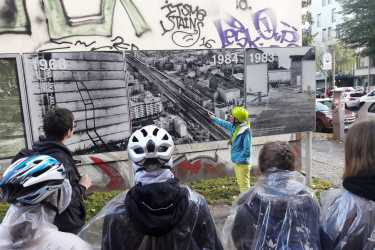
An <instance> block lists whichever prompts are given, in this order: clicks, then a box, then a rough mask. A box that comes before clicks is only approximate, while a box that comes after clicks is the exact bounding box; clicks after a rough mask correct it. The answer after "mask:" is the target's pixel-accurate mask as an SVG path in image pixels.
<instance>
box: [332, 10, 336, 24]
mask: <svg viewBox="0 0 375 250" xmlns="http://www.w3.org/2000/svg"><path fill="white" fill-rule="evenodd" d="M331 22H332V23H334V22H336V9H335V8H333V9H332V10H331Z"/></svg>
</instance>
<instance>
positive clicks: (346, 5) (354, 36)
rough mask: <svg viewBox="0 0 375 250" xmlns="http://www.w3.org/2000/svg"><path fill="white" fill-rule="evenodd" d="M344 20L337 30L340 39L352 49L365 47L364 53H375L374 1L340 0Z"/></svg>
mask: <svg viewBox="0 0 375 250" xmlns="http://www.w3.org/2000/svg"><path fill="white" fill-rule="evenodd" d="M341 3H342V7H343V11H342V13H341V14H342V15H343V16H344V17H346V20H345V21H344V23H343V24H342V25H340V28H339V30H338V32H339V36H340V39H341V40H342V41H343V42H344V43H345V44H346V45H348V46H349V47H351V48H353V49H362V48H365V50H364V51H363V53H364V54H365V55H375V1H374V0H341Z"/></svg>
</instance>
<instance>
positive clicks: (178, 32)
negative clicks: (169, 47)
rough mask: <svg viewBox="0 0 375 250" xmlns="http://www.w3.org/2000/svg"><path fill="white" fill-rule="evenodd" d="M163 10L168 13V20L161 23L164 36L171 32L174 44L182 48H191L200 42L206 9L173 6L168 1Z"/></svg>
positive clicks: (182, 5) (187, 5) (186, 5)
mask: <svg viewBox="0 0 375 250" xmlns="http://www.w3.org/2000/svg"><path fill="white" fill-rule="evenodd" d="M161 10H166V11H167V13H166V15H165V18H166V20H161V21H160V26H161V28H162V30H163V31H162V34H161V35H162V36H164V35H165V34H168V33H170V32H171V33H172V34H171V38H172V41H173V43H174V44H176V45H177V46H180V47H191V46H193V45H194V44H196V43H197V42H198V41H199V39H200V37H201V29H202V28H203V26H204V19H205V18H206V16H207V12H206V11H205V10H204V9H201V8H199V6H196V7H195V8H193V6H192V5H190V4H183V3H177V4H171V3H168V1H167V2H166V4H165V5H163V6H162V7H161Z"/></svg>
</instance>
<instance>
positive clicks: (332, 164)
mask: <svg viewBox="0 0 375 250" xmlns="http://www.w3.org/2000/svg"><path fill="white" fill-rule="evenodd" d="M302 160H304V152H302ZM312 160H313V162H312V170H311V173H312V176H313V177H318V178H321V179H325V180H329V181H330V182H332V184H333V185H334V186H340V185H341V181H342V179H341V178H342V175H343V172H344V165H345V156H344V143H339V142H336V141H333V140H327V139H319V138H317V139H313V152H312ZM303 170H305V169H304V168H303Z"/></svg>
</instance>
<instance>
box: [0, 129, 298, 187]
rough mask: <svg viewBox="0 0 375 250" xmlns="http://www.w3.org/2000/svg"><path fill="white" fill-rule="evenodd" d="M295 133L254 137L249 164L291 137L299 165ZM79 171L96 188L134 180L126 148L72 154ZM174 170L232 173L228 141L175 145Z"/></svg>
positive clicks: (181, 174) (192, 175)
mask: <svg viewBox="0 0 375 250" xmlns="http://www.w3.org/2000/svg"><path fill="white" fill-rule="evenodd" d="M298 139H299V138H298V137H297V136H296V135H279V136H268V137H257V138H254V140H253V150H252V165H253V166H256V165H257V159H258V154H259V151H260V149H261V147H262V145H263V144H264V143H266V142H270V141H276V140H281V141H290V143H291V144H292V145H293V147H294V149H295V150H296V152H297V155H298V159H297V164H298V167H299V168H300V166H301V147H300V142H299V141H298ZM74 158H75V159H76V160H78V161H80V165H79V166H78V169H79V171H80V172H81V173H82V174H88V175H89V176H90V177H91V178H92V180H93V186H94V187H93V189H94V190H97V191H107V190H117V189H126V188H129V187H131V186H132V185H133V184H134V176H133V175H134V174H133V169H132V167H131V164H130V162H129V161H128V155H127V152H126V151H122V152H115V153H103V154H95V155H81V156H75V157H74ZM173 159H174V165H175V167H174V171H175V174H176V176H177V177H178V178H179V179H180V180H181V181H182V182H190V181H193V180H199V179H209V178H218V177H224V176H233V175H234V171H233V164H232V163H231V161H230V149H229V146H228V142H227V141H219V142H208V143H198V144H187V145H177V146H176V150H175V154H174V157H173ZM9 164H10V160H1V161H0V173H2V172H4V170H5V169H6V167H7V166H9Z"/></svg>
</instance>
